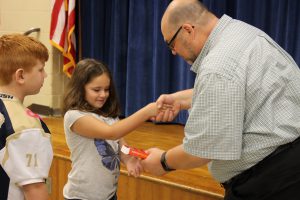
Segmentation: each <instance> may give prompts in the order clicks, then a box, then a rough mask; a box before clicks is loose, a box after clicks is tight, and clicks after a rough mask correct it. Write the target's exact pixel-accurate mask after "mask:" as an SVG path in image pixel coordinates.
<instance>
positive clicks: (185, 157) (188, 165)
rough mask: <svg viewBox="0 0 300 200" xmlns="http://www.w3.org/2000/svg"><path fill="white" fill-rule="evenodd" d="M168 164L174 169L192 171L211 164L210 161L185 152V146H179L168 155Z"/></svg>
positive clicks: (169, 151)
mask: <svg viewBox="0 0 300 200" xmlns="http://www.w3.org/2000/svg"><path fill="white" fill-rule="evenodd" d="M166 162H167V164H168V166H169V167H170V168H172V169H192V168H196V167H200V166H202V165H205V164H207V163H208V162H210V160H209V159H204V158H200V157H197V156H193V155H190V154H188V153H186V152H184V150H183V145H178V146H176V147H174V148H172V149H170V150H168V152H167V154H166Z"/></svg>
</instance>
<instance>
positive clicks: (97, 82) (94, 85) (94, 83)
mask: <svg viewBox="0 0 300 200" xmlns="http://www.w3.org/2000/svg"><path fill="white" fill-rule="evenodd" d="M109 87H110V79H109V77H108V76H107V74H105V73H104V74H102V75H100V76H97V77H95V78H93V79H92V80H91V81H90V82H89V83H87V84H86V85H85V87H84V89H85V100H86V101H87V102H88V103H89V104H90V105H91V106H92V107H94V108H102V106H103V105H104V104H105V102H106V100H107V98H108V97H109Z"/></svg>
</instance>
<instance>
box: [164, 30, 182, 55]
mask: <svg viewBox="0 0 300 200" xmlns="http://www.w3.org/2000/svg"><path fill="white" fill-rule="evenodd" d="M181 29H182V26H180V27H179V28H178V30H177V31H176V33H175V34H174V35H173V37H172V38H171V39H170V41H169V42H167V41H166V43H167V46H168V47H169V49H171V50H173V49H174V45H173V46H172V43H173V42H174V40H175V39H176V37H177V35H178V33H179V32H180V30H181Z"/></svg>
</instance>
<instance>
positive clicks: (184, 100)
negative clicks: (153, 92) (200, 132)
mask: <svg viewBox="0 0 300 200" xmlns="http://www.w3.org/2000/svg"><path fill="white" fill-rule="evenodd" d="M172 96H173V97H174V98H175V99H176V100H177V101H179V102H180V106H181V107H180V109H181V110H187V109H190V107H191V104H192V96H193V89H187V90H182V91H179V92H175V93H173V94H172Z"/></svg>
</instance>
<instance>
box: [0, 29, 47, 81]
mask: <svg viewBox="0 0 300 200" xmlns="http://www.w3.org/2000/svg"><path fill="white" fill-rule="evenodd" d="M48 58H49V52H48V50H47V48H46V47H45V45H43V44H42V43H41V42H40V41H38V40H36V39H34V38H33V37H29V36H25V35H22V34H9V35H3V36H1V37H0V74H1V76H0V85H6V84H9V83H10V82H11V80H12V75H13V73H15V72H16V71H17V69H19V68H22V69H24V70H26V71H30V70H31V68H32V67H33V66H35V65H36V64H37V63H36V62H37V60H40V61H41V62H46V61H47V60H48Z"/></svg>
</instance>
